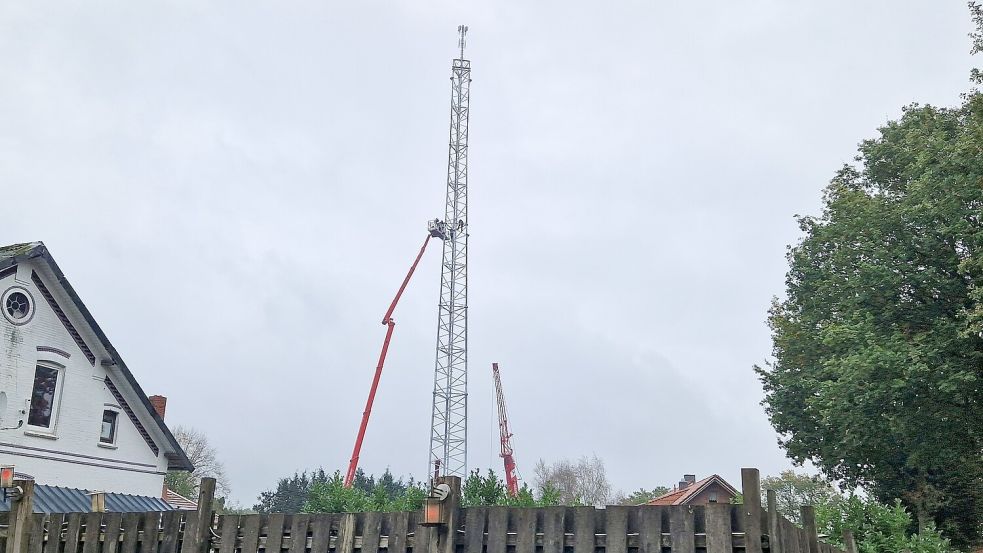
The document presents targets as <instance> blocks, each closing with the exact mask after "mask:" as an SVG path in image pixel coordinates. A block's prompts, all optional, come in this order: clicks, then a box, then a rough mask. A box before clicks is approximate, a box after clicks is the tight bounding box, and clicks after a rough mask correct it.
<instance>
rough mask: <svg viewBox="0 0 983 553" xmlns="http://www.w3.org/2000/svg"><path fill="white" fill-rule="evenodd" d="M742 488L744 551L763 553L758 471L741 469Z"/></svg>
mask: <svg viewBox="0 0 983 553" xmlns="http://www.w3.org/2000/svg"><path fill="white" fill-rule="evenodd" d="M741 488H743V494H744V505H742V506H741V509H742V510H743V511H744V548H745V549H744V551H746V553H762V551H761V481H760V475H759V474H758V469H754V468H742V469H741ZM817 553H818V552H817Z"/></svg>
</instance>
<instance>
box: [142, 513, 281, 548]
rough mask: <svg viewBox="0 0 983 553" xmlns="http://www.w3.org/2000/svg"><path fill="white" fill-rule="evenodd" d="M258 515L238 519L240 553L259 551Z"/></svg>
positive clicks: (259, 517)
mask: <svg viewBox="0 0 983 553" xmlns="http://www.w3.org/2000/svg"><path fill="white" fill-rule="evenodd" d="M261 518H262V517H261V516H260V515H247V516H243V517H240V518H239V522H240V528H239V531H240V532H241V533H242V545H241V546H240V551H242V553H257V551H258V550H259V523H260V522H261V520H260V519H261ZM160 553H173V552H172V551H161V552H160Z"/></svg>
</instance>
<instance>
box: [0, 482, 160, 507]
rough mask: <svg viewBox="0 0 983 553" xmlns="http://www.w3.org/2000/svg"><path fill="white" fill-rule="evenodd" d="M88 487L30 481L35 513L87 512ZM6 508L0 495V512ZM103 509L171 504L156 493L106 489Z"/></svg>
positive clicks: (6, 502) (5, 503) (88, 505)
mask: <svg viewBox="0 0 983 553" xmlns="http://www.w3.org/2000/svg"><path fill="white" fill-rule="evenodd" d="M89 493H91V492H90V491H89V490H81V489H78V488H62V487H60V486H45V485H42V484H35V485H34V512H35V513H88V512H89V511H90V510H91V508H92V498H91V496H89ZM9 510H10V500H9V499H4V498H3V496H2V495H0V512H2V511H9ZM106 510H107V511H109V512H113V513H140V512H146V511H173V510H175V508H174V507H172V506H171V505H169V504H168V503H167V502H166V501H164V500H163V499H161V498H159V497H150V496H145V495H129V494H125V493H107V494H106Z"/></svg>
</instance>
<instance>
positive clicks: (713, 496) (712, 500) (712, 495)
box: [710, 492, 717, 503]
mask: <svg viewBox="0 0 983 553" xmlns="http://www.w3.org/2000/svg"><path fill="white" fill-rule="evenodd" d="M716 502H717V492H710V503H716Z"/></svg>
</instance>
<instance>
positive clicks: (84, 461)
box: [0, 262, 167, 497]
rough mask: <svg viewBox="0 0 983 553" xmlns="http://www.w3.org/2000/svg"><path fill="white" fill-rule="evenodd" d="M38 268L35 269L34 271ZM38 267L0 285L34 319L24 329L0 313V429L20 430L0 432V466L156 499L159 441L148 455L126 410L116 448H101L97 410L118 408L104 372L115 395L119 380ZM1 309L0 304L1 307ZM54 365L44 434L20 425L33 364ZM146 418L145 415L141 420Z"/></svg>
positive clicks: (147, 423) (24, 267) (137, 406)
mask: <svg viewBox="0 0 983 553" xmlns="http://www.w3.org/2000/svg"><path fill="white" fill-rule="evenodd" d="M39 265H40V266H39ZM43 266H44V263H43V262H41V263H35V262H27V263H22V264H21V266H19V267H18V271H17V274H16V276H13V275H12V276H8V277H6V278H4V279H2V280H0V293H2V292H3V291H5V290H7V289H8V288H9V287H11V286H19V287H22V288H24V289H25V290H27V291H28V292H29V293H30V295H31V296H32V300H33V305H34V315H33V317H32V318H31V319H30V321H29V322H27V323H26V324H23V325H20V326H18V325H14V324H12V323H10V322H9V321H8V320H7V319H6V318H5V317H3V316H2V315H0V392H2V393H3V394H5V396H6V408H5V409H4V411H3V412H0V427H9V426H14V425H16V424H17V421H18V420H19V419H21V418H23V419H24V421H25V426H24V427H22V428H20V429H7V430H0V464H13V465H15V466H16V470H17V472H23V473H27V474H30V475H32V476H34V477H35V479H36V481H37V482H38V483H40V484H52V485H58V486H67V487H73V488H84V489H90V490H102V491H108V492H120V493H129V494H137V495H149V496H158V497H159V496H160V494H161V488H162V486H163V479H164V473H165V472H166V469H167V461H166V459H165V458H164V455H163V447H164V444H163V442H162V441H161V440H159V439H158V441H157V445H158V447H161V452H160V454H159V455H155V454H154V452H153V451H152V450H151V448H150V446H148V445H147V443H146V441H145V440H144V439H143V437H142V436H141V435H140V434H139V432H138V431H137V429H136V427H135V426H134V425H133V423H132V422H131V421H130V419H129V417H128V416H127V415H126V413H125V412H123V411H122V410H120V413H119V415H118V418H117V421H118V422H117V437H116V444H115V445H114V446H111V447H107V444H101V443H100V442H99V435H100V431H101V427H102V414H103V410H104V409H105V408H107V406H108V407H109V408H116V409H119V407H120V405H119V403H118V402H117V401H116V399H115V398H114V397H113V395H112V394H111V393H110V392H109V390H108V389H107V387H106V385H105V383H104V379H105V378H106V375H107V370H109V371H110V376H111V378H112V379H113V381H114V382H115V383H116V385H117V387H119V388H120V390H121V391H123V392H124V394H125V393H126V392H125V391H124V387H125V381H124V380H123V378H122V377H121V376H120V375H118V374H113V370H114V369H107V368H105V367H103V366H102V365H101V364H100V361H101V360H102V359H106V358H108V355H107V353H106V352H105V351H103V350H102V347H101V345H100V343H99V341H98V340H97V339H96V338H95V336H94V335H93V334H92V333H91V331H90V330H89V329H88V327H87V326H86V324H85V322H84V320H81V317H78V316H77V314H76V312H75V309H74V305H73V304H72V303H71V301H70V300H69V299H68V297H67V295H65V294H63V293H62V291H61V290H60V288H59V286H58V285H57V284H56V283H55V282H54V281H53V279H51V278H45V272H43V271H44V270H45V269H43V268H42V267H43ZM32 269H34V270H37V272H38V274H40V275H41V277H42V280H43V282H44V283H45V285H46V287H47V288H48V290H49V291H51V293H52V294H54V295H55V298H56V301H57V302H58V304H59V306H60V307H61V308H62V310H64V311H65V312H66V313H68V315H69V318H70V320H71V322H72V324H73V325H74V326H75V328H76V329H77V330H78V331H79V333H81V334H82V336H83V339H84V341H85V343H86V344H87V345H88V347H89V348H91V350H92V352H93V353H94V354H95V356H96V362H95V366H93V365H92V364H91V363H90V362H89V360H88V359H86V356H85V355H84V354H83V352H82V351H81V349H79V347H78V345H77V344H76V342H75V341H74V340H73V339H72V337H71V335H70V334H69V333H68V331H67V330H66V329H65V327H64V325H63V324H62V322H61V321H60V320H59V319H58V317H57V315H56V314H55V312H54V311H53V310H52V309H51V308H50V306H49V305H48V302H47V301H46V300H45V299H44V297H43V296H42V295H41V293H40V291H39V290H38V289H37V287H36V286H35V285H34V283H33V282H32V281H31V271H32ZM2 308H3V306H2V305H0V309H2ZM38 346H43V347H50V348H56V349H58V350H61V351H64V352H67V353H68V354H70V357H69V358H67V359H66V358H65V357H64V356H62V355H59V354H57V353H50V352H42V351H38ZM39 362H40V363H53V364H57V365H61V366H63V367H64V368H63V369H61V375H60V376H59V381H60V384H59V393H58V395H60V399H59V400H58V402H57V403H56V404H57V405H58V408H57V414H56V415H55V417H56V418H55V420H54V421H53V425H52V426H53V428H52V429H51V430H45V429H38V428H31V427H28V426H27V415H26V413H23V414H22V413H21V412H20V411H21V410H26V409H27V402H28V401H29V399H30V397H31V391H32V388H33V385H34V372H35V366H36V365H37V364H38V363H39ZM127 401H128V402H129V404H130V407H131V408H132V409H133V410H134V411H136V412H137V413H138V414H141V412H142V410H143V409H144V407H143V405H142V404H141V403H140V402H139V401H138V400H136V398H133V399H130V398H127ZM3 403H4V402H3V401H0V405H2V404H3ZM142 415H143V417H147V415H146V413H142ZM147 418H148V419H149V417H147ZM142 423H143V425H144V427H145V428H147V430H148V431H151V432H152V435H154V434H153V432H159V431H157V430H156V429H155V428H154V424H153V422H152V420H143V421H142Z"/></svg>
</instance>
